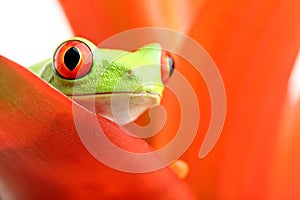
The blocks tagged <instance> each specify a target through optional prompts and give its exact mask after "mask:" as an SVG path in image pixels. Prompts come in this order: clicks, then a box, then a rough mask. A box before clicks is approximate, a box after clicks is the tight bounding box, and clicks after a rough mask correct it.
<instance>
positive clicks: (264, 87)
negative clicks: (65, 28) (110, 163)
mask: <svg viewBox="0 0 300 200" xmlns="http://www.w3.org/2000/svg"><path fill="white" fill-rule="evenodd" d="M60 3H61V5H62V7H63V9H64V11H65V13H66V15H67V18H68V19H69V21H70V24H71V26H72V29H73V31H74V33H75V35H79V36H84V37H86V38H88V39H90V40H92V41H93V42H95V43H99V42H101V41H103V40H104V39H106V38H107V37H109V36H112V35H114V34H117V33H119V32H121V31H125V30H128V29H133V28H138V27H148V26H155V27H164V28H170V29H173V30H176V31H180V32H183V33H185V34H187V35H188V36H190V37H191V38H193V39H195V40H196V41H197V42H198V43H199V44H201V45H202V46H203V47H204V48H205V49H206V50H207V51H208V53H209V54H210V55H211V57H212V58H213V60H214V61H215V62H216V64H217V66H218V68H219V70H220V73H221V75H222V77H223V80H224V84H225V88H226V93H227V116H226V122H225V126H224V129H223V132H222V134H221V137H220V139H219V141H218V143H217V145H216V146H215V148H214V149H213V150H212V152H211V153H210V154H209V155H208V156H207V157H205V158H204V159H199V158H198V155H197V154H198V151H199V147H200V146H201V144H202V141H203V137H204V134H205V131H206V129H207V127H208V122H209V117H210V100H209V95H208V94H207V89H206V87H205V84H204V83H203V80H202V79H201V77H195V76H194V75H193V74H195V73H194V72H193V69H192V68H191V67H190V66H189V65H190V64H189V63H187V62H185V61H184V60H180V59H177V60H176V61H177V62H176V69H177V70H178V71H179V72H181V73H182V74H184V75H185V76H186V77H187V78H188V80H189V81H190V82H191V84H192V85H193V88H194V90H195V91H197V97H198V101H199V106H200V109H201V123H200V128H199V131H198V134H197V138H196V139H195V140H194V142H193V144H192V146H191V147H190V148H189V149H188V151H187V152H185V154H184V155H183V156H182V159H183V160H185V161H186V162H187V163H188V164H189V166H190V172H189V174H188V177H187V178H186V180H185V181H186V182H187V183H188V184H189V186H190V187H191V188H192V189H193V191H194V192H195V193H197V196H198V198H199V199H253V198H255V199H299V198H300V192H299V191H298V184H299V182H300V175H299V173H298V169H299V168H300V160H299V158H298V155H299V153H300V137H299V134H298V133H299V131H300V129H299V128H300V127H299V122H300V104H299V103H297V104H296V105H292V104H291V101H290V100H289V98H288V92H287V88H288V80H289V76H290V73H291V70H292V68H293V65H294V62H295V59H296V57H297V53H298V51H299V46H300V26H299V19H300V14H299V13H300V12H299V11H300V1H298V0H290V1H285V0H263V1H258V0H255V1H252V0H246V1H239V0H229V1H227V0H226V1H225V0H221V1H220V0H201V1H191V0H189V1H183V0H179V1H171V0H164V1H138V0H126V1H115V0H114V1H98V0H85V1H83V0H78V1H76V3H75V2H74V1H67V0H61V1H60ZM299 80H300V77H299ZM162 104H163V106H164V107H165V108H166V110H167V112H168V122H167V124H166V127H165V128H164V130H163V133H162V134H160V135H159V136H158V137H156V138H154V139H153V141H152V144H153V145H154V146H156V147H160V146H162V145H163V144H165V142H167V141H169V140H170V137H172V136H171V135H170V134H168V133H173V132H174V130H176V129H177V128H178V126H177V125H176V124H178V123H179V120H180V113H178V112H177V110H178V109H176V108H178V105H177V104H176V102H175V100H174V98H172V97H171V94H169V93H168V92H166V93H165V96H164V98H163V102H162ZM191 120H192V119H191ZM170 121H171V122H172V123H169V122H170Z"/></svg>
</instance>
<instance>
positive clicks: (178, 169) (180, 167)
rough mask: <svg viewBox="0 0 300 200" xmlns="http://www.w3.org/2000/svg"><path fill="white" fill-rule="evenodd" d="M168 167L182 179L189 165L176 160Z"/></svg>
mask: <svg viewBox="0 0 300 200" xmlns="http://www.w3.org/2000/svg"><path fill="white" fill-rule="evenodd" d="M169 167H170V168H171V170H172V171H173V172H174V173H175V174H176V175H177V176H178V177H179V178H180V179H184V178H185V177H186V176H187V174H188V172H189V165H188V164H187V163H186V162H184V161H183V160H176V161H175V162H174V163H172V164H171V165H170V166H169Z"/></svg>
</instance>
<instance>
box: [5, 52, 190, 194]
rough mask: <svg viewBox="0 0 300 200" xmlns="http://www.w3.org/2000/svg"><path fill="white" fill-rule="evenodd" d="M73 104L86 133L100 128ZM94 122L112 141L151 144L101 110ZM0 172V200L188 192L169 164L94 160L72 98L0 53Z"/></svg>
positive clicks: (132, 146) (126, 145) (137, 147)
mask: <svg viewBox="0 0 300 200" xmlns="http://www.w3.org/2000/svg"><path fill="white" fill-rule="evenodd" d="M75 108H76V110H77V111H78V112H77V113H76V114H77V119H80V120H81V121H82V122H83V123H84V124H86V133H87V134H91V135H93V134H95V135H96V134H102V133H101V132H92V131H91V130H96V128H95V124H92V123H91V122H90V119H91V118H92V117H94V116H93V115H92V114H91V113H90V112H87V111H86V110H84V109H82V108H81V107H79V106H76V105H75ZM98 123H99V125H100V126H101V128H102V129H103V131H104V133H105V135H106V136H107V137H108V138H109V139H110V140H112V142H114V143H115V144H116V145H117V146H119V147H121V148H123V149H126V150H128V151H133V152H141V151H142V152H148V151H151V149H150V147H149V146H148V145H147V144H146V143H145V142H144V141H143V140H140V139H136V138H133V137H130V136H128V135H127V134H126V133H125V132H124V131H122V130H120V129H119V127H118V126H117V125H115V124H114V123H112V122H110V121H108V120H106V119H104V118H102V117H98ZM99 148H103V147H101V146H100V147H99ZM0 177H1V185H2V191H1V190H0V191H1V192H2V193H1V194H0V197H2V198H4V199H5V198H6V197H7V196H5V195H8V194H7V193H9V194H11V195H13V196H14V197H16V199H133V198H135V199H194V196H193V194H192V193H191V191H190V190H189V189H188V187H187V186H186V185H185V183H184V182H182V181H181V180H179V179H178V178H177V177H176V176H175V175H174V174H173V173H172V172H171V171H170V170H169V169H168V168H165V169H162V170H159V171H155V172H151V173H143V174H132V173H125V172H121V171H117V170H114V169H112V168H110V167H107V166H106V165H104V164H102V163H101V162H99V161H98V160H96V159H95V158H94V157H93V156H92V155H91V154H90V153H89V152H88V151H87V150H86V149H85V147H84V146H83V144H82V142H81V140H80V138H79V136H78V133H77V130H76V127H75V124H74V118H73V113H72V101H71V100H70V99H68V98H67V97H65V96H64V95H62V94H61V93H59V92H58V91H56V90H55V89H53V88H52V87H51V86H49V85H48V84H47V83H45V82H43V81H42V80H41V79H39V78H38V77H36V76H35V75H33V74H32V73H31V72H29V71H28V70H27V69H25V68H23V67H21V66H19V65H17V64H15V63H13V62H11V61H9V60H7V59H5V58H4V57H0ZM1 185H0V186H1Z"/></svg>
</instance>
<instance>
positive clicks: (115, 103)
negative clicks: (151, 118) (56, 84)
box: [68, 92, 161, 125]
mask: <svg viewBox="0 0 300 200" xmlns="http://www.w3.org/2000/svg"><path fill="white" fill-rule="evenodd" d="M68 96H69V97H70V98H71V99H73V100H74V101H75V102H76V103H78V104H80V105H81V106H83V107H85V108H87V109H88V110H90V111H92V112H94V113H96V114H99V115H102V116H104V117H106V118H108V119H110V120H112V121H114V122H116V123H118V124H119V125H124V124H128V123H130V122H132V121H134V120H136V118H138V117H139V116H140V115H141V114H142V113H143V112H145V111H146V110H147V109H149V108H150V107H152V106H156V105H159V103H160V100H161V96H160V95H159V94H155V93H150V92H140V93H132V92H114V93H98V94H88V95H68Z"/></svg>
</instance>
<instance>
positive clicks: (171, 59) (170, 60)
mask: <svg viewBox="0 0 300 200" xmlns="http://www.w3.org/2000/svg"><path fill="white" fill-rule="evenodd" d="M169 66H170V76H171V75H172V74H173V72H174V61H173V58H172V57H171V56H169Z"/></svg>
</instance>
